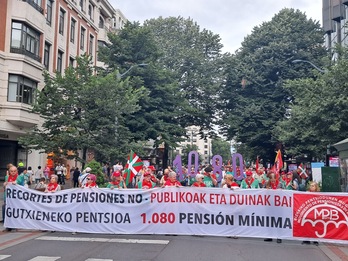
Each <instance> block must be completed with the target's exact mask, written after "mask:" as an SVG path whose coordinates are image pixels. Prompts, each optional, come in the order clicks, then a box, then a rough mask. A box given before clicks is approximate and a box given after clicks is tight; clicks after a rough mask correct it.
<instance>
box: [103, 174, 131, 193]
mask: <svg viewBox="0 0 348 261" xmlns="http://www.w3.org/2000/svg"><path fill="white" fill-rule="evenodd" d="M107 188H110V189H114V188H118V189H120V188H125V189H126V188H127V186H126V182H124V179H123V177H122V174H121V172H120V171H115V172H114V173H112V176H111V181H110V182H109V184H108V185H107Z"/></svg>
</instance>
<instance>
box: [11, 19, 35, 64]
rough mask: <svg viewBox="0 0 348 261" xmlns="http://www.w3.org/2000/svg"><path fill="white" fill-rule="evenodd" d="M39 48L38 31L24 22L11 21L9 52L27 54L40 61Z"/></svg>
mask: <svg viewBox="0 0 348 261" xmlns="http://www.w3.org/2000/svg"><path fill="white" fill-rule="evenodd" d="M39 49H40V33H38V32H37V31H35V30H34V29H32V28H31V27H29V26H27V25H26V24H24V23H20V22H12V35H11V52H12V53H19V54H24V55H28V56H30V57H31V58H33V59H35V60H37V61H38V62H41V61H40V60H41V59H40V57H39Z"/></svg>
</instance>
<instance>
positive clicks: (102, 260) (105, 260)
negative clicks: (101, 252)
mask: <svg viewBox="0 0 348 261" xmlns="http://www.w3.org/2000/svg"><path fill="white" fill-rule="evenodd" d="M86 261H113V259H98V258H88V259H86Z"/></svg>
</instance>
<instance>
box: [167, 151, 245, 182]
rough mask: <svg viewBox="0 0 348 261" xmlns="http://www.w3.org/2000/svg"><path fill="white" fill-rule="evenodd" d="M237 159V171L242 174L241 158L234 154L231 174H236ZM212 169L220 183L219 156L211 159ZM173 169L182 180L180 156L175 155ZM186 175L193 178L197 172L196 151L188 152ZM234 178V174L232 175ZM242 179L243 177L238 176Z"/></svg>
mask: <svg viewBox="0 0 348 261" xmlns="http://www.w3.org/2000/svg"><path fill="white" fill-rule="evenodd" d="M192 156H194V165H193V169H194V171H191V169H192ZM237 159H238V161H239V162H238V163H239V164H238V165H239V170H240V172H241V173H242V174H243V170H244V165H243V156H242V155H241V154H239V153H234V154H233V156H232V166H233V173H237V169H238V165H237ZM212 167H213V173H214V174H215V175H216V178H217V181H218V182H220V181H221V179H222V157H221V156H220V155H215V156H214V157H213V158H212ZM173 168H174V170H175V171H176V173H177V174H178V175H179V180H184V178H185V177H184V173H183V169H182V161H181V155H176V157H175V159H174V160H173ZM187 170H188V171H187V175H189V176H190V177H195V176H196V174H197V173H198V171H199V154H198V152H197V151H190V153H189V154H188V164H187ZM234 176H235V178H237V179H238V177H236V174H235V175H234ZM240 176H241V177H243V175H240Z"/></svg>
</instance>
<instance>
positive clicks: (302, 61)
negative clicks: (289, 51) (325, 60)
mask: <svg viewBox="0 0 348 261" xmlns="http://www.w3.org/2000/svg"><path fill="white" fill-rule="evenodd" d="M292 63H309V64H310V65H312V67H314V68H315V69H317V70H318V71H319V72H321V73H325V72H326V70H323V69H320V68H319V67H318V66H316V65H315V64H314V63H312V62H310V61H307V60H300V59H298V60H293V61H292Z"/></svg>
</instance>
